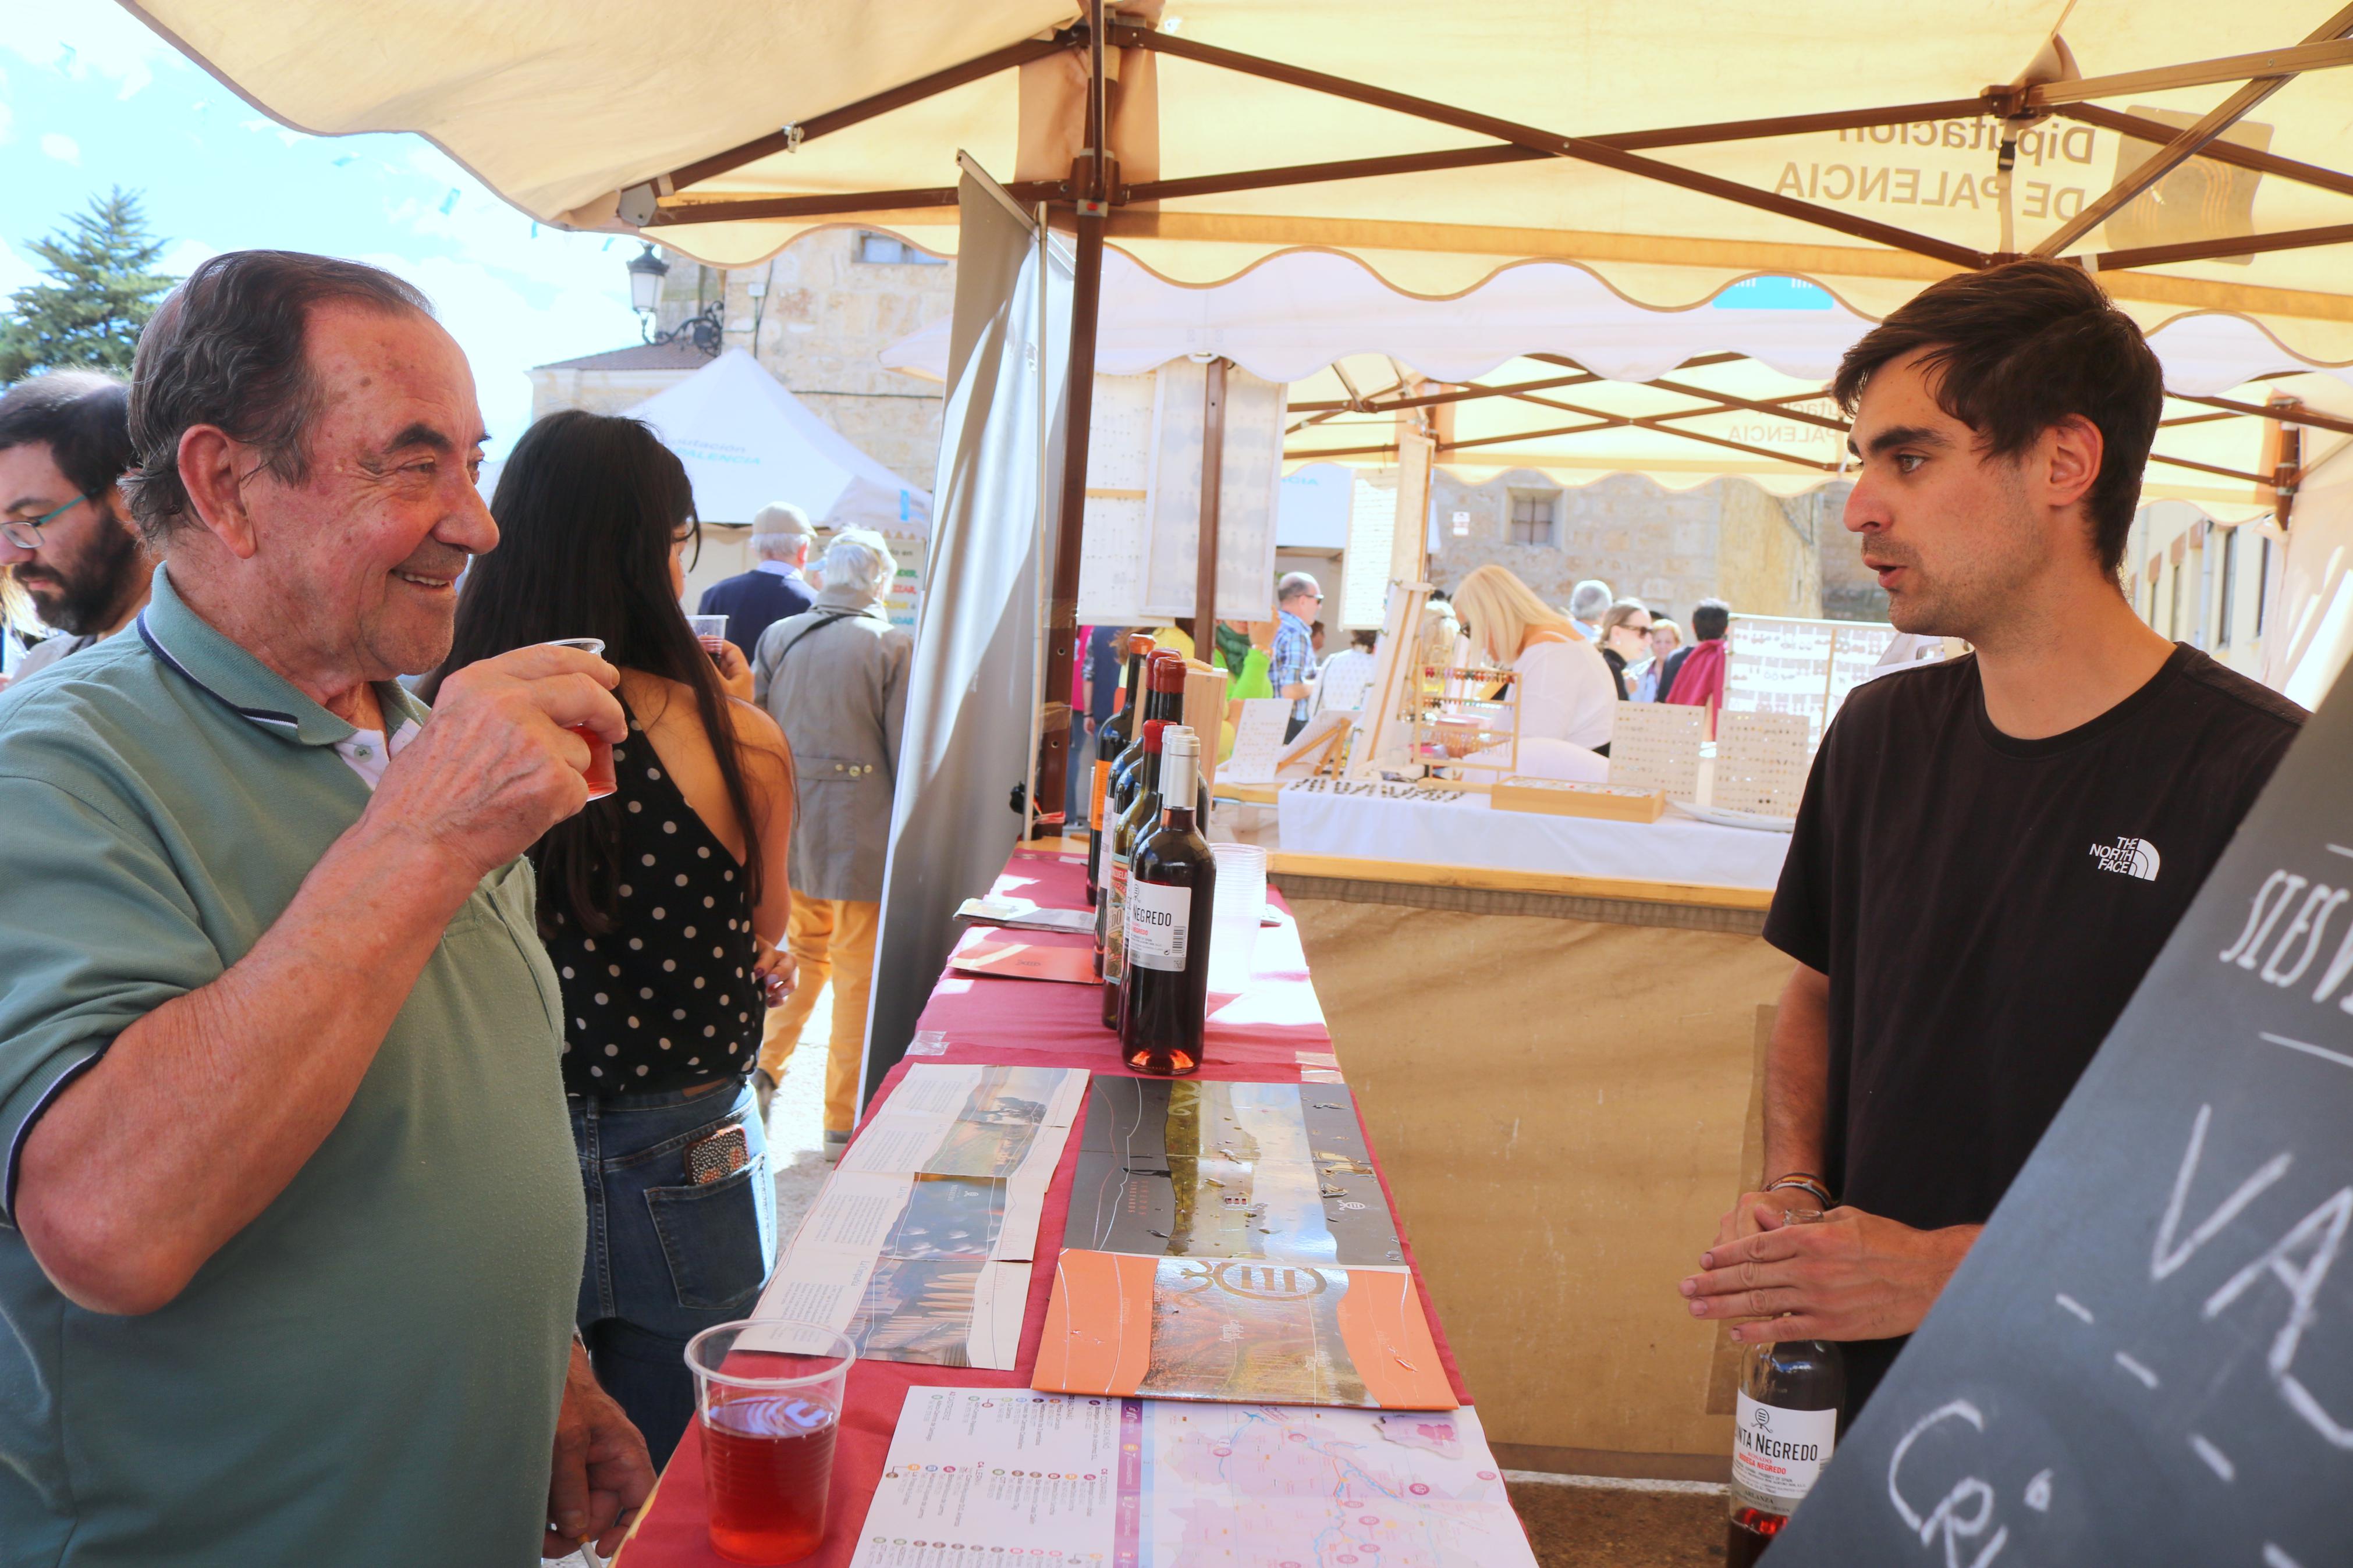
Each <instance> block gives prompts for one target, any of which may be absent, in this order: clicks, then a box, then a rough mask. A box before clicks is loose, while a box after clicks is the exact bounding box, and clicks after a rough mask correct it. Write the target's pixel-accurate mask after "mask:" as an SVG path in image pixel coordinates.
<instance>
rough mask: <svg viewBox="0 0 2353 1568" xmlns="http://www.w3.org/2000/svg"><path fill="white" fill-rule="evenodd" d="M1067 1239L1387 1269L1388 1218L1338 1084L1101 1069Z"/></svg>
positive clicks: (1391, 1253) (1395, 1251)
mask: <svg viewBox="0 0 2353 1568" xmlns="http://www.w3.org/2000/svg"><path fill="white" fill-rule="evenodd" d="M1062 1245H1063V1246H1065V1247H1087V1248H1091V1249H1092V1250H1095V1251H1099V1252H1126V1253H1134V1254H1136V1255H1138V1256H1140V1257H1147V1258H1148V1257H1162V1256H1166V1257H1169V1258H1267V1259H1270V1260H1272V1261H1277V1262H1283V1263H1304V1264H1307V1265H1309V1266H1311V1267H1323V1266H1325V1265H1331V1264H1338V1265H1342V1266H1355V1265H1366V1266H1371V1267H1376V1268H1377V1267H1384V1266H1398V1265H1401V1264H1402V1263H1403V1262H1404V1261H1405V1253H1404V1249H1403V1247H1401V1246H1400V1245H1399V1244H1398V1234H1397V1223H1396V1221H1395V1220H1394V1219H1392V1218H1391V1217H1390V1215H1389V1206H1388V1199H1387V1198H1386V1197H1384V1196H1383V1194H1382V1193H1381V1184H1380V1179H1379V1178H1378V1177H1377V1176H1376V1175H1374V1174H1373V1163H1372V1156H1371V1154H1370V1152H1368V1151H1367V1150H1366V1147H1365V1134H1364V1128H1363V1124H1362V1123H1361V1122H1359V1121H1357V1120H1356V1100H1355V1097H1354V1096H1352V1095H1351V1094H1350V1093H1349V1091H1348V1089H1347V1086H1346V1085H1345V1084H1338V1083H1333V1084H1321V1083H1318V1084H1296V1083H1224V1082H1218V1081H1214V1080H1212V1081H1204V1080H1201V1079H1176V1080H1171V1079H1134V1078H1108V1077H1107V1078H1103V1079H1097V1080H1096V1081H1095V1085H1094V1093H1093V1094H1092V1096H1091V1097H1090V1098H1089V1100H1088V1102H1087V1120H1086V1127H1085V1130H1084V1131H1083V1132H1082V1134H1081V1138H1080V1142H1079V1169H1078V1175H1077V1179H1076V1180H1075V1181H1074V1182H1073V1183H1072V1184H1071V1215H1070V1221H1069V1223H1068V1225H1067V1226H1066V1227H1065V1228H1064V1230H1063V1233H1062Z"/></svg>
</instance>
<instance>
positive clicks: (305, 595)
mask: <svg viewBox="0 0 2353 1568" xmlns="http://www.w3.org/2000/svg"><path fill="white" fill-rule="evenodd" d="M131 423H132V438H133V441H134V444H135V446H136V447H137V451H138V465H139V466H138V467H137V468H135V469H134V470H133V472H132V475H131V476H130V478H129V479H128V481H127V483H128V485H129V487H130V489H131V490H132V511H133V515H134V517H135V518H136V520H137V521H138V523H139V525H140V527H141V529H142V531H143V532H144V533H145V535H146V536H147V538H148V540H149V542H151V544H152V545H153V548H154V549H155V551H156V552H157V554H158V555H159V557H160V558H161V560H162V563H163V564H162V565H161V566H160V567H159V568H158V569H157V571H156V573H155V577H154V594H153V601H152V603H151V604H150V605H149V606H148V608H147V609H146V610H145V611H144V612H143V613H142V615H141V616H140V617H139V619H138V621H137V622H136V623H135V627H136V632H137V635H136V636H125V637H116V638H114V639H112V640H111V641H109V642H108V643H106V644H105V645H103V646H102V647H98V648H95V649H92V650H90V651H89V652H87V653H85V654H83V655H82V656H80V657H79V658H76V659H75V660H74V661H73V662H72V663H71V664H70V665H67V666H63V667H60V668H58V671H57V672H56V673H55V675H54V677H53V678H50V679H43V680H39V681H35V682H31V683H29V684H27V685H25V686H20V687H18V688H17V689H15V690H12V691H10V692H8V693H6V694H5V696H0V823H5V825H6V826H5V840H6V850H5V867H0V1148H5V1154H6V1163H5V1170H0V1224H5V1229H0V1321H5V1332H0V1560H5V1562H6V1563H10V1564H12V1565H14V1564H33V1563H38V1564H42V1565H44V1568H48V1565H53V1564H54V1565H59V1568H63V1565H69V1564H89V1565H92V1568H95V1565H97V1564H101V1563H103V1564H118V1563H121V1564H128V1563H164V1562H169V1563H205V1564H220V1565H223V1568H232V1565H233V1568H248V1565H253V1564H264V1563H305V1564H309V1563H414V1564H419V1565H423V1564H427V1563H430V1564H435V1565H437V1568H438V1565H441V1564H474V1563H481V1564H522V1563H529V1562H532V1561H533V1560H534V1559H533V1552H534V1550H535V1549H536V1550H538V1551H541V1552H545V1553H547V1554H551V1555H553V1554H559V1553H561V1552H566V1551H569V1550H570V1549H571V1546H572V1545H573V1544H574V1543H575V1542H577V1541H579V1540H581V1539H583V1538H585V1537H588V1536H592V1535H595V1536H600V1537H602V1538H603V1539H604V1542H605V1544H606V1545H607V1547H608V1548H609V1547H610V1546H611V1545H612V1544H614V1543H615V1542H616V1540H617V1536H618V1533H619V1526H620V1525H621V1523H622V1522H623V1521H624V1519H625V1516H626V1515H627V1513H628V1511H629V1510H633V1509H634V1508H635V1507H636V1506H637V1505H638V1504H639V1503H641V1502H642V1501H643V1500H644V1499H645V1496H646V1494H647V1492H648V1490H649V1487H650V1485H651V1479H652V1478H651V1474H650V1471H649V1468H648V1466H647V1463H646V1457H645V1448H644V1446H643V1444H642V1443H640V1442H639V1441H638V1436H637V1433H636V1432H635V1430H634V1429H633V1428H631V1427H630V1426H628V1422H627V1420H626V1419H624V1418H623V1417H622V1416H621V1415H620V1412H619V1410H618V1409H617V1407H616V1406H615V1405H613V1404H612V1402H611V1401H610V1400H608V1399H607V1398H606V1397H605V1396H604V1394H602V1392H601V1391H600V1390H598V1389H597V1387H596V1382H595V1379H594V1377H593V1376H592V1375H591V1373H590V1372H589V1369H588V1367H587V1364H586V1360H585V1358H584V1357H583V1356H582V1354H581V1353H580V1352H578V1351H577V1350H576V1349H575V1348H574V1345H573V1342H572V1339H571V1337H570V1328H571V1321H572V1313H573V1307H574V1303H575V1297H576V1294H577V1291H578V1289H579V1281H580V1268H581V1252H582V1246H583V1234H584V1225H585V1221H584V1217H583V1215H584V1210H583V1203H582V1196H581V1186H580V1176H579V1169H578V1164H577V1160H576V1156H575V1152H574V1150H573V1145H572V1140H571V1135H570V1131H569V1128H568V1125H567V1123H566V1121H565V1107H564V1092H563V1086H562V1080H561V1079H560V1077H559V1074H558V1071H557V1063H556V1058H557V1057H558V1056H559V1055H560V1054H561V1052H562V1050H563V1034H562V1026H561V1015H560V1008H561V1002H560V1000H559V993H558V990H557V986H556V980H555V976H554V973H551V972H550V970H549V967H548V963H547V959H546V955H545V954H544V953H543V952H542V950H541V948H540V944H539V941H538V938H537V936H536V935H535V933H534V922H533V884H532V875H531V869H530V867H529V865H528V863H526V862H524V861H522V860H521V859H519V858H518V857H519V856H520V855H521V853H522V850H523V849H524V848H525V847H527V846H529V845H530V844H531V843H532V842H533V840H534V839H536V838H537V837H539V836H540V834H541V833H542V832H543V831H544V830H545V829H546V828H547V827H548V826H550V825H551V824H553V823H554V822H556V821H558V820H560V819H562V818H564V817H565V816H569V815H571V814H572V813H573V812H575V811H577V810H578V809H579V808H580V806H581V805H582V803H583V802H584V800H585V799H586V784H585V782H584V779H583V776H582V775H583V772H584V770H585V768H586V765H587V762H588V746H587V743H586V742H585V741H584V740H582V739H581V738H579V737H578V736H577V735H575V734H574V733H571V732H569V731H573V730H575V729H585V730H586V731H593V732H595V733H597V734H600V735H602V736H604V737H605V738H606V739H607V740H618V739H621V738H622V736H623V734H624V721H623V718H622V713H621V710H620V707H619V705H618V704H617V702H615V700H613V698H612V696H611V695H610V692H609V688H610V687H611V686H612V685H613V683H614V681H615V679H616V673H615V671H614V670H613V669H612V668H610V667H609V666H607V664H605V663H604V661H602V660H601V659H597V658H593V657H591V656H589V655H587V654H586V653H582V652H579V651H576V650H574V649H569V648H558V647H542V648H526V649H522V650H520V651H518V652H515V653H512V654H508V655H505V656H504V657H502V658H496V659H491V660H487V661H485V662H484V663H481V664H479V665H476V666H473V667H472V668H469V669H467V670H464V671H462V672H460V673H459V674H458V675H456V676H455V677H453V678H451V679H450V680H449V681H448V683H447V684H446V685H445V686H444V687H443V688H442V690H441V697H440V702H439V705H438V707H437V708H436V709H434V710H432V711H431V712H430V713H428V712H427V710H425V709H424V708H423V707H422V706H421V705H419V704H418V703H417V702H416V701H414V700H412V699H410V698H409V697H408V696H407V695H406V693H405V692H404V691H402V689H400V688H399V687H398V686H397V685H396V684H395V682H394V678H395V677H396V676H397V675H400V674H403V673H406V672H411V671H417V670H424V669H428V668H432V667H433V666H434V665H436V664H438V662H439V661H440V659H441V658H442V657H443V656H444V655H445V654H446V653H447V652H448V647H449V639H450V630H451V625H452V616H453V613H454V608H455V602H456V594H457V579H458V576H459V573H460V572H461V571H462V570H463V568H464V566H465V563H466V562H467V560H468V559H469V558H470V556H472V555H475V554H477V553H480V552H483V551H486V550H489V549H490V548H491V546H493V545H494V544H495V543H496V542H497V541H498V530H497V528H496V526H495V525H494V524H493V523H492V522H491V516H490V513H489V511H488V510H486V509H485V508H484V506H483V504H482V501H481V499H480V495H479V494H478V493H477V492H476V490H475V487H474V475H475V469H476V467H477V465H478V464H479V462H480V445H481V442H482V440H483V432H482V426H481V415H480V412H479V411H478V409H477V408H476V406H475V400H474V390H473V382H472V378H471V376H470V374H469V373H468V371H467V367H466V362H465V358H464V356H463V355H462V354H461V353H459V349H458V346H457V344H456V343H455V342H452V341H451V340H450V338H449V336H448V334H447V333H446V332H444V331H442V330H441V329H440V327H439V326H438V325H437V324H436V323H435V322H434V321H433V319H432V316H431V313H430V310H429V307H428V306H427V303H426V301H425V300H424V299H423V297H422V296H420V295H418V294H417V292H416V291H415V290H413V289H409V288H408V287H407V286H406V284H403V283H401V282H399V281H398V280H397V279H393V278H391V277H390V276H388V275H386V274H385V273H381V272H378V271H375V269H373V268H365V267H360V266H357V265H354V264H352V263H347V262H338V261H329V260H325V259H323V258H317V257H307V256H295V255H290V254H285V253H278V252H266V251H247V252H239V253H236V254H232V255H227V256H221V257H216V258H213V259H212V260H210V261H207V262H206V263H205V264H204V265H203V266H201V267H199V268H197V269H196V270H195V273H194V274H193V275H192V276H191V277H190V278H189V279H188V280H187V281H186V282H185V284H183V285H182V286H181V287H180V289H178V290H177V291H176V292H175V293H174V295H173V296H172V298H171V299H170V300H167V301H166V302H165V303H164V307H163V309H162V310H160V311H158V313H157V314H156V316H155V319H154V321H153V322H152V323H151V324H150V325H149V326H148V328H147V331H146V333H145V335H144V337H143V338H142V340H141V342H140V346H139V354H138V362H137V367H136V370H135V372H134V374H133V385H132V405H131Z"/></svg>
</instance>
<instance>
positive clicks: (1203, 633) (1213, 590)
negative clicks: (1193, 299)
mask: <svg viewBox="0 0 2353 1568" xmlns="http://www.w3.org/2000/svg"><path fill="white" fill-rule="evenodd" d="M1206 368H1207V369H1208V373H1209V374H1208V375H1207V376H1206V377H1205V378H1204V379H1203V381H1202V384H1201V537H1200V539H1199V541H1198V543H1197V545H1196V546H1195V549H1194V552H1193V553H1194V568H1193V634H1194V635H1193V652H1194V655H1195V657H1197V658H1199V659H1201V660H1202V662H1204V663H1206V664H1215V663H1216V662H1217V659H1218V491H1219V489H1221V488H1222V487H1223V485H1224V482H1225V468H1226V362H1225V361H1224V360H1223V359H1213V360H1211V361H1210V362H1209V363H1208V366H1207V367H1206ZM1202 749H1203V751H1204V752H1209V751H1214V750H1216V747H1215V746H1213V745H1210V744H1208V743H1207V742H1204V744H1203V747H1202Z"/></svg>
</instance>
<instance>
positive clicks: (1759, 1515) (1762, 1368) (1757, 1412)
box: [1725, 1209, 1846, 1568]
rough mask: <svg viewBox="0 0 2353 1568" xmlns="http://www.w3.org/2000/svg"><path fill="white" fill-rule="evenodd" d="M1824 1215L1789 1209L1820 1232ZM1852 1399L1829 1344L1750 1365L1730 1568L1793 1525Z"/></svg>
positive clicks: (1772, 1347) (1740, 1414)
mask: <svg viewBox="0 0 2353 1568" xmlns="http://www.w3.org/2000/svg"><path fill="white" fill-rule="evenodd" d="M1821 1217H1822V1216H1821V1211H1820V1210H1819V1209H1789V1210H1787V1211H1785V1212H1784V1214H1783V1215H1782V1223H1783V1224H1785V1225H1812V1224H1815V1223H1818V1222H1819V1221H1820V1219H1821ZM1845 1398H1846V1360H1845V1357H1844V1355H1843V1354H1842V1352H1841V1351H1840V1350H1839V1347H1838V1346H1837V1345H1836V1344H1835V1343H1833V1342H1831V1341H1829V1340H1784V1341H1782V1342H1779V1343H1778V1344H1769V1345H1757V1346H1754V1347H1752V1348H1751V1349H1750V1350H1749V1352H1748V1353H1747V1355H1746V1357H1744V1358H1743V1360H1742V1363H1741V1369H1740V1392H1739V1394H1737V1395H1736V1397H1735V1399H1734V1401H1733V1405H1734V1423H1733V1429H1732V1517H1731V1519H1730V1520H1729V1521H1727V1522H1726V1525H1725V1532H1726V1533H1725V1564H1726V1568H1749V1565H1750V1564H1752V1563H1755V1562H1756V1561H1757V1559H1758V1558H1759V1557H1761V1556H1762V1555H1764V1552H1765V1549H1766V1548H1767V1547H1768V1546H1770V1545H1772V1544H1773V1538H1774V1537H1775V1536H1777V1535H1778V1534H1780V1533H1781V1531H1783V1530H1784V1529H1785V1528H1786V1527H1787V1526H1788V1522H1789V1516H1790V1515H1791V1514H1792V1513H1794V1512H1796V1511H1797V1507H1798V1505H1799V1503H1800V1502H1803V1501H1804V1500H1805V1498H1806V1494H1807V1493H1808V1492H1810V1491H1811V1490H1812V1489H1813V1487H1814V1482H1815V1481H1817V1480H1818V1479H1820V1477H1821V1473H1822V1467H1823V1466H1824V1465H1827V1464H1829V1463H1830V1459H1831V1449H1832V1448H1834V1447H1837V1444H1838V1419H1839V1405H1840V1404H1841V1402H1842V1401H1843V1400H1844V1399H1845Z"/></svg>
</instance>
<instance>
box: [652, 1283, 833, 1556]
mask: <svg viewBox="0 0 2353 1568" xmlns="http://www.w3.org/2000/svg"><path fill="white" fill-rule="evenodd" d="M857 1359H858V1351H857V1347H856V1346H854V1345H852V1344H851V1343H850V1342H849V1339H848V1337H847V1336H845V1335H842V1334H839V1333H837V1332H835V1331H833V1330H831V1329H828V1328H826V1327H824V1326H822V1325H821V1324H818V1323H802V1322H795V1321H789V1320H784V1319H769V1320H766V1321H754V1322H735V1323H722V1324H720V1325H719V1326H718V1327H717V1328H713V1329H705V1330H703V1331H702V1332H701V1333H699V1334H697V1335H695V1336H694V1338H693V1339H691V1340H690V1341H688V1342H687V1346H686V1364H687V1366H688V1367H689V1368H691V1370H692V1372H693V1373H694V1408H695V1414H696V1416H697V1418H698V1419H699V1420H700V1421H701V1422H702V1474H703V1495H704V1500H705V1502H706V1505H707V1507H708V1510H709V1521H710V1530H711V1547H712V1551H714V1552H718V1553H719V1555H720V1556H722V1557H724V1558H726V1559H727V1560H728V1561H729V1562H730V1563H759V1564H762V1565H763V1568H773V1565H775V1564H779V1563H798V1562H799V1561H801V1560H802V1559H803V1558H805V1557H808V1556H810V1555H812V1554H814V1553H815V1552H816V1551H817V1550H818V1547H820V1546H822V1545H823V1544H824V1543H825V1523H826V1500H827V1497H828V1494H829V1493H830V1492H831V1490H832V1488H833V1448H834V1437H835V1435H836V1433H837V1432H838V1431H839V1428H840V1425H841V1400H842V1394H843V1391H844V1389H845V1388H846V1387H847V1386H848V1384H849V1369H850V1367H851V1365H852V1364H853V1363H855V1362H856V1361H857Z"/></svg>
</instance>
